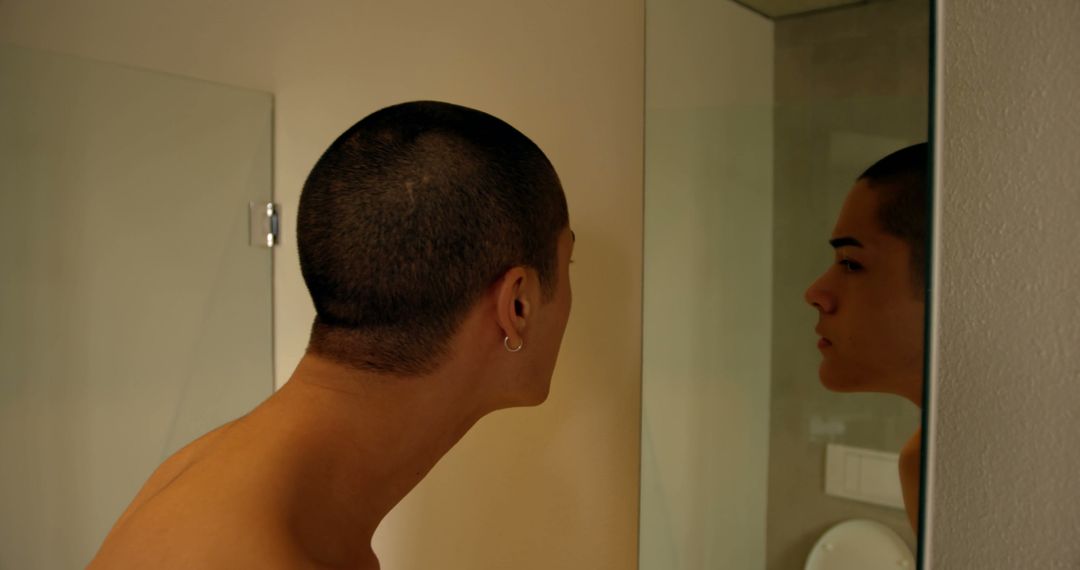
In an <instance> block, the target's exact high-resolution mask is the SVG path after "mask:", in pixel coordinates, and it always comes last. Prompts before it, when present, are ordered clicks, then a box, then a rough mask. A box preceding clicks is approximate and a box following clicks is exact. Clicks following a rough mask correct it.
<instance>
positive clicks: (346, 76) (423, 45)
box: [0, 0, 644, 569]
mask: <svg viewBox="0 0 1080 570" xmlns="http://www.w3.org/2000/svg"><path fill="white" fill-rule="evenodd" d="M643 39H644V9H643V2H641V1H630V2H627V1H625V0H588V1H582V0H556V1H554V2H545V3H539V2H528V1H525V0H514V1H505V0H504V1H494V0H490V1H484V0H465V1H462V2H454V3H449V2H432V1H427V2H424V1H418V0H404V1H396V2H375V1H366V2H299V1H275V2H264V1H256V0H243V1H236V2H209V1H206V0H203V1H192V2H165V1H161V0H155V1H137V0H101V1H97V2H94V3H83V2H74V1H72V0H8V1H6V2H3V3H0V41H5V42H10V43H14V44H18V45H23V46H27V47H36V48H41V49H47V50H53V51H58V52H63V53H71V54H78V55H83V56H86V57H90V58H94V59H100V60H103V61H109V62H117V63H123V64H130V65H134V66H139V67H144V68H148V69H152V70H160V71H164V72H169V73H175V74H180V75H184V76H190V77H196V78H202V79H207V80H211V81H218V82H222V83H227V84H230V85H237V86H242V87H249V88H254V89H261V90H266V91H270V92H272V93H273V94H274V96H275V121H276V124H275V139H276V140H275V165H274V175H275V188H276V189H275V196H276V201H277V202H279V203H280V204H281V205H282V208H283V212H284V219H285V228H284V231H285V238H284V240H283V243H282V245H281V246H280V248H279V249H278V250H277V252H276V258H275V264H276V268H275V276H274V287H275V321H276V325H275V336H276V341H275V348H276V357H275V358H276V368H277V371H276V376H277V380H278V383H279V384H280V383H281V382H283V381H284V380H285V379H286V378H287V377H288V375H289V373H290V372H291V369H292V366H293V365H294V363H295V362H296V360H297V359H298V358H299V356H300V355H301V354H302V351H303V347H304V344H305V340H306V336H307V329H308V325H309V321H310V319H311V317H312V316H313V311H312V308H311V306H310V303H309V301H308V299H307V295H306V292H305V290H304V288H303V283H302V281H301V278H300V274H299V270H298V267H297V257H296V250H295V245H294V243H293V240H292V235H291V232H292V227H291V226H292V223H291V221H292V220H293V218H294V216H295V212H296V204H297V199H298V197H299V189H300V186H301V184H302V182H303V179H304V177H305V175H306V174H307V171H308V169H309V168H310V166H311V165H312V164H313V163H314V161H315V160H316V159H317V158H318V156H319V154H320V153H321V151H322V150H323V149H324V148H325V147H326V146H327V145H328V144H329V143H330V141H331V140H332V139H333V138H334V137H335V136H337V134H339V132H340V131H342V130H343V129H344V128H345V127H347V126H348V125H350V124H351V123H352V122H353V121H355V120H357V119H359V118H360V117H362V116H363V115H365V114H367V113H369V112H371V111H373V110H375V109H377V108H379V107H381V106H385V105H388V104H391V103H395V102H400V101H403V100H410V99H421V98H424V99H441V100H448V101H453V102H456V103H461V104H465V105H470V106H475V107H478V108H481V109H484V110H486V111H488V112H491V113H493V114H495V115H498V116H500V117H502V118H503V119H506V120H507V121H509V122H511V123H512V124H514V125H515V126H517V127H518V128H520V129H521V130H522V131H524V132H525V133H526V134H528V135H529V136H530V137H532V138H533V139H534V140H535V141H536V142H537V143H538V144H539V145H540V146H541V147H542V148H543V149H544V150H545V151H546V152H547V153H548V155H549V157H550V158H551V160H552V162H553V163H554V164H555V166H556V168H557V169H558V171H559V173H560V175H561V177H562V179H563V182H564V185H565V187H566V190H567V196H568V199H569V202H570V208H571V218H572V223H573V225H574V229H575V231H576V233H577V236H578V247H577V253H576V254H575V261H576V263H575V264H574V269H573V283H574V289H575V291H574V292H575V308H574V314H573V316H572V318H571V322H570V327H569V329H568V331H567V335H566V341H565V343H564V349H563V353H562V357H561V359H560V364H559V367H558V369H557V371H556V375H555V379H554V386H553V390H552V395H551V398H550V400H549V402H548V403H547V404H545V405H544V406H542V407H540V408H537V409H533V410H526V411H521V410H511V411H506V412H500V413H498V414H496V415H494V416H493V417H490V418H487V419H486V420H484V421H483V422H481V423H480V425H478V426H477V428H476V429H475V430H474V432H473V433H471V434H470V435H468V436H467V437H466V438H465V440H464V441H463V442H462V443H461V444H460V446H459V447H458V448H456V449H455V450H453V451H452V452H451V453H450V454H449V455H448V456H447V457H446V458H445V460H444V461H443V462H442V463H441V464H439V465H438V466H436V468H435V469H434V471H433V472H432V473H431V475H430V476H429V477H428V479H427V480H425V481H424V482H423V483H422V484H421V485H420V487H419V488H417V490H416V491H415V492H414V493H413V494H412V495H411V496H410V497H409V498H407V499H406V500H405V501H404V502H403V503H402V504H401V505H400V507H399V508H398V509H397V510H396V511H395V512H394V513H392V514H391V516H390V518H389V519H388V521H387V523H386V525H385V526H384V529H383V530H382V531H381V532H380V533H379V534H378V535H377V537H376V539H377V540H376V543H377V544H376V548H377V550H378V552H379V553H380V554H381V555H382V558H383V562H384V567H386V568H394V569H409V568H425V569H426V568H436V567H437V568H445V569H454V568H461V569H465V568H469V569H477V568H491V569H496V568H499V569H501V568H509V567H514V568H522V569H527V568H536V569H550V568H590V569H592V568H618V569H629V568H633V567H634V565H635V560H636V537H637V511H638V475H637V473H638V443H639V406H640V395H639V391H640V383H639V382H640V356H641V351H640V322H641V309H640V306H641V280H640V275H641V263H642V261H641V241H642V233H641V227H642V206H641V203H642V146H643V140H642V128H643V125H642V108H643V88H642V86H643V80H644V78H643V72H644V63H643V57H642V54H643V50H644V47H643Z"/></svg>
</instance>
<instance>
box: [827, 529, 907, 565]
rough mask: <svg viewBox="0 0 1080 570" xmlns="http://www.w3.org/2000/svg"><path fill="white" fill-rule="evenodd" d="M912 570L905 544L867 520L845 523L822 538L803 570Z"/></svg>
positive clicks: (894, 535) (890, 531) (892, 533)
mask: <svg viewBox="0 0 1080 570" xmlns="http://www.w3.org/2000/svg"><path fill="white" fill-rule="evenodd" d="M904 569H906V570H915V558H914V557H913V556H912V555H911V550H909V549H908V547H907V544H905V543H904V540H903V539H901V538H900V536H899V535H897V534H896V533H895V532H893V531H892V529H890V528H889V527H887V526H885V525H883V524H881V523H878V522H874V521H869V520H859V519H856V520H849V521H844V522H842V523H840V524H838V525H836V526H834V527H832V528H830V529H829V530H828V531H827V532H826V533H825V534H823V535H821V538H820V539H818V541H817V544H815V545H814V549H813V550H811V551H810V557H809V558H807V559H806V570H904Z"/></svg>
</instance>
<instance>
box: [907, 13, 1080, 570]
mask: <svg viewBox="0 0 1080 570" xmlns="http://www.w3.org/2000/svg"><path fill="white" fill-rule="evenodd" d="M941 5H942V9H943V12H944V19H943V20H941V21H942V29H941V34H942V39H943V51H942V52H941V54H939V57H938V60H939V62H940V66H939V69H940V70H941V84H940V91H939V95H938V109H939V112H940V115H939V117H940V123H939V126H940V128H941V132H940V136H939V141H940V146H939V149H938V150H939V152H940V153H941V160H940V161H939V165H940V173H939V174H940V180H939V186H938V188H939V192H938V194H937V199H938V208H937V212H938V217H939V220H938V234H937V237H938V247H939V251H938V255H937V287H936V290H937V292H938V293H937V299H936V300H937V307H938V310H937V315H938V318H937V338H936V342H935V343H934V347H935V351H936V355H935V362H934V364H933V372H934V376H933V377H932V380H933V384H932V385H933V387H934V393H933V399H932V402H933V405H934V408H935V409H934V410H933V411H932V414H931V422H932V432H931V445H930V453H931V462H932V467H931V470H930V473H931V479H930V485H929V489H928V492H929V497H930V500H931V504H932V506H931V507H930V513H929V518H930V523H929V525H930V541H929V544H928V549H929V560H930V561H931V565H930V566H928V568H933V569H934V570H941V569H953V568H1010V569H1011V568H1077V567H1080V540H1078V534H1080V479H1078V478H1077V473H1080V445H1078V444H1077V434H1080V411H1078V410H1080V406H1078V402H1080V381H1078V380H1080V378H1078V377H1080V349H1078V347H1080V289H1078V288H1077V283H1080V256H1078V254H1077V252H1080V231H1078V230H1077V221H1076V220H1077V214H1078V213H1080V192H1078V191H1077V179H1080V163H1078V161H1077V149H1080V111H1078V108H1077V92H1078V91H1080V71H1078V70H1080V40H1078V39H1077V38H1078V36H1077V35H1076V31H1077V30H1080V3H1077V2H1076V1H1075V0H1045V1H1043V2H1037V3H1027V2H1014V1H1012V0H994V1H978V2H975V1H971V0H942V2H941Z"/></svg>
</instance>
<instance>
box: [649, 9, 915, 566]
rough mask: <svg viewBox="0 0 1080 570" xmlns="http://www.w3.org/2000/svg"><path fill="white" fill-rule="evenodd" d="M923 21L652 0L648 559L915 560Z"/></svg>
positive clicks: (895, 14)
mask: <svg viewBox="0 0 1080 570" xmlns="http://www.w3.org/2000/svg"><path fill="white" fill-rule="evenodd" d="M931 13H932V3H931V2H930V1H928V0H743V1H740V2H735V1H730V0H708V1H706V0H647V2H646V31H647V35H646V116H645V125H646V134H645V146H646V149H645V244H644V251H645V256H644V264H645V276H644V317H643V318H644V347H643V402H642V473H641V519H640V547H639V548H640V552H639V555H640V558H639V559H640V568H641V569H642V570H660V569H663V570H674V569H706V568H739V569H747V570H758V569H768V570H796V569H803V568H806V569H808V570H844V569H848V568H876V567H879V566H877V562H878V561H887V562H885V565H884V566H880V567H882V568H885V567H889V568H895V567H905V565H906V566H907V567H915V559H916V553H917V552H918V544H917V543H918V541H917V532H916V531H915V530H914V527H915V526H917V516H909V512H912V513H913V512H915V511H917V510H918V498H917V497H918V488H919V481H918V473H919V462H920V445H919V444H920V433H921V430H920V426H921V424H920V422H921V412H920V405H921V403H922V396H921V394H922V390H921V388H920V386H921V383H922V370H923V363H922V358H923V357H922V353H923V352H924V350H923V346H924V338H923V337H924V334H923V331H924V325H925V319H924V315H925V312H924V311H925V308H924V307H925V303H924V302H923V299H924V298H925V285H924V283H925V282H926V280H925V268H926V267H927V260H926V258H927V257H928V253H927V251H926V247H925V243H927V242H928V241H929V239H928V235H927V231H928V230H927V228H928V226H929V224H928V221H927V220H928V216H929V210H928V207H927V204H929V196H928V193H927V191H926V180H927V176H928V175H927V172H928V168H929V165H928V164H927V161H928V153H929V151H928V148H927V147H925V146H923V147H915V148H914V149H910V150H908V151H907V152H906V153H904V154H902V155H899V156H894V157H893V158H892V159H891V160H889V161H886V162H885V163H881V164H878V165H877V167H876V168H875V169H871V171H870V172H867V170H868V169H869V168H870V167H871V166H872V165H875V164H876V163H878V162H879V160H881V159H883V158H884V157H886V156H888V155H890V154H892V153H894V151H897V150H900V149H904V148H906V147H910V146H911V145H915V144H917V143H923V142H925V141H927V140H929V132H928V131H929V124H930V119H929V116H930V103H929V102H930V96H929V95H930V76H931V69H930V67H931V63H930V62H931V41H930V40H931V37H932V34H931V25H932V19H931ZM920 169H921V170H920ZM864 173H866V174H867V178H864V179H862V180H861V181H860V182H856V180H857V179H860V178H861V177H862V176H863V175H864ZM899 188H905V189H906V190H903V192H905V193H904V194H903V196H906V197H905V198H897V196H898V194H897V193H898V192H900V191H901V190H898V189H899ZM901 202H904V203H903V204H901ZM920 231H922V232H923V233H922V234H921V236H920V235H917V234H919V232H920ZM871 242H872V243H871ZM919 244H922V245H919ZM905 247H906V248H907V249H905ZM875 392H889V393H875ZM901 466H903V469H904V470H905V473H906V474H907V476H906V478H905V483H906V485H907V497H908V504H907V505H906V506H907V508H906V509H905V501H904V496H905V494H904V492H903V491H902V486H901V477H900V471H901ZM860 556H864V557H865V558H859V557H860Z"/></svg>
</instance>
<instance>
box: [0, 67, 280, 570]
mask: <svg viewBox="0 0 1080 570" xmlns="http://www.w3.org/2000/svg"><path fill="white" fill-rule="evenodd" d="M271 117H272V98H271V96H270V95H269V94H267V93H261V92H255V91H250V90H246V89H237V88H233V87H228V86H224V85H218V84H212V83H208V82H203V81H196V80H192V79H187V78H183V77H177V76H170V75H165V74H161V73H155V72H148V71H145V70H139V69H133V68H128V67H122V66H118V65H111V64H105V63H99V62H93V61H87V60H82V59H77V58H73V57H68V56H61V55H55V54H48V53H43V52H38V51H33V50H27V49H23V48H18V47H13V46H0V212H2V215H3V218H2V223H0V287H2V291H0V505H3V507H2V508H0V568H75V567H82V566H83V565H85V564H86V563H87V562H88V561H89V559H90V557H91V556H92V555H93V553H94V552H95V551H96V549H97V547H98V545H99V544H100V542H101V540H102V539H103V538H104V536H105V534H106V533H107V531H108V530H109V528H110V527H111V525H112V523H113V522H114V521H115V520H116V518H117V517H118V516H119V515H120V513H121V511H122V510H123V508H124V507H125V506H126V505H127V503H128V502H129V501H130V500H131V499H132V498H133V496H134V494H135V492H136V491H137V490H138V488H139V486H140V485H141V484H142V483H143V481H144V480H145V479H146V477H147V476H149V474H150V473H151V471H152V470H153V469H154V467H155V466H156V465H157V464H158V463H160V462H161V461H162V460H163V459H164V458H165V457H167V456H168V455H170V454H171V453H173V452H174V451H175V450H177V449H178V448H179V447H181V446H182V445H184V444H186V443H187V442H189V441H190V440H192V439H193V438H195V437H197V436H198V435H200V434H201V433H203V432H205V431H208V430H210V429H212V428H213V427H215V426H217V425H219V424H221V423H224V422H226V421H228V420H230V419H232V418H235V417H237V416H239V415H242V414H244V413H245V412H246V411H247V410H249V409H250V408H252V407H253V406H254V405H255V404H256V403H257V402H259V401H260V400H262V399H263V398H265V397H266V396H267V395H269V394H270V393H271V391H272V389H273V371H272V354H271V350H272V344H271V340H272V329H271V325H272V315H271V253H270V250H268V249H265V248H256V247H251V246H249V245H248V225H249V220H248V204H249V203H250V202H259V203H266V202H269V201H270V200H271V143H272V140H271V125H272V121H271Z"/></svg>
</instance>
